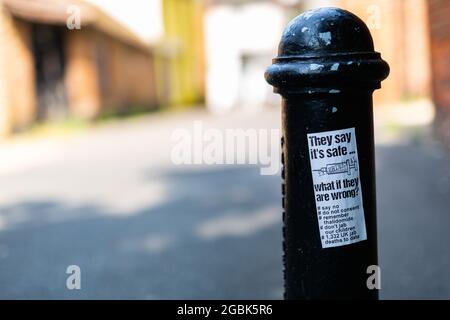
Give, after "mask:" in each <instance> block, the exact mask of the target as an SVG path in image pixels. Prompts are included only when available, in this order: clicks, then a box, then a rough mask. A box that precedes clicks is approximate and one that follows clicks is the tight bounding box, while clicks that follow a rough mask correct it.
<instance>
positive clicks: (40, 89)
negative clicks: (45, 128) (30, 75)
mask: <svg viewBox="0 0 450 320" xmlns="http://www.w3.org/2000/svg"><path fill="white" fill-rule="evenodd" d="M63 35H64V29H63V28H62V27H58V26H51V25H41V24H35V25H33V52H34V59H35V64H36V65H35V70H36V89H37V96H38V112H37V120H38V121H45V120H52V121H58V120H62V119H64V118H66V117H67V114H68V103H67V96H66V91H65V86H64V68H65V59H64V58H65V55H64V37H63Z"/></svg>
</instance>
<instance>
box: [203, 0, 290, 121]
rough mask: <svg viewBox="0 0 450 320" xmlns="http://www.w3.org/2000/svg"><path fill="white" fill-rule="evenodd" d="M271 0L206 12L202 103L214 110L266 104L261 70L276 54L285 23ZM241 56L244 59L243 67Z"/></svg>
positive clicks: (266, 93)
mask: <svg viewBox="0 0 450 320" xmlns="http://www.w3.org/2000/svg"><path fill="white" fill-rule="evenodd" d="M285 22H286V21H285V16H284V10H283V9H282V8H281V7H280V6H279V5H277V4H275V3H269V2H261V3H257V2H250V3H248V4H244V5H239V6H235V5H231V4H218V5H214V6H211V7H210V8H209V9H208V10H207V12H206V16H205V30H206V33H205V37H206V39H205V42H206V59H207V76H206V104H207V107H208V109H209V110H211V111H212V112H214V113H225V112H228V111H230V110H232V109H233V108H236V107H239V108H252V107H254V106H260V105H262V104H264V103H265V102H267V98H268V96H269V94H270V91H271V88H270V87H269V85H267V84H266V83H265V80H264V71H265V69H266V67H267V66H269V65H270V63H271V58H273V57H275V55H276V51H277V47H278V42H279V40H280V37H281V33H282V30H283V28H284V24H285ZM243 56H246V57H247V59H246V61H247V63H246V65H244V63H243Z"/></svg>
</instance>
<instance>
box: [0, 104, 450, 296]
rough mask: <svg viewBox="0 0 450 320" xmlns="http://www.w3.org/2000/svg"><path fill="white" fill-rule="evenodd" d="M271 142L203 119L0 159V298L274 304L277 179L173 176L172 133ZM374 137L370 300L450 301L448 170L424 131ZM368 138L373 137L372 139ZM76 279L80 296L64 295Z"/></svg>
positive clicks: (58, 142) (180, 169)
mask: <svg viewBox="0 0 450 320" xmlns="http://www.w3.org/2000/svg"><path fill="white" fill-rule="evenodd" d="M195 120H201V121H203V123H204V124H205V126H212V127H217V128H229V127H243V128H245V127H248V126H249V125H251V127H252V128H277V127H278V126H279V110H278V109H273V110H267V111H264V113H261V114H251V113H248V114H241V113H239V114H233V115H229V116H225V117H213V116H210V115H207V114H206V113H204V112H202V111H196V112H192V113H179V114H175V115H173V114H162V115H153V116H149V117H143V118H139V119H133V120H128V121H126V122H123V123H113V124H109V125H103V126H100V127H99V128H94V129H91V130H89V131H87V132H85V133H81V134H76V135H73V136H67V137H65V138H61V137H59V138H51V139H47V140H45V141H41V140H36V141H34V140H33V141H20V142H18V143H14V144H12V143H6V144H4V145H3V146H0V298H2V299H4V298H38V299H50V298H64V299H73V298H85V299H92V298H100V299H106V298H112V299H115V298H126V299H131V298H137V299H165V298H168V299H174V298H180V299H197V298H209V299H214V298H236V299H240V298H243V299H245V298H276V299H277V298H281V297H282V271H281V270H282V265H281V254H282V253H281V223H280V221H281V209H280V178H279V176H278V175H274V176H261V175H260V171H259V167H257V166H246V165H243V166H230V165H228V166H226V165H224V166H206V165H204V166H200V165H198V166H191V167H186V166H176V165H174V164H172V162H171V160H170V152H171V148H172V145H173V143H172V142H171V140H170V137H171V134H172V132H173V130H174V129H175V128H187V129H190V128H192V123H193V121H195ZM382 130H384V129H383V128H377V133H378V134H379V139H377V141H378V142H379V143H378V145H377V175H378V176H377V179H378V180H377V189H378V223H379V245H380V246H379V252H380V263H381V269H382V293H381V295H382V297H383V298H447V299H448V298H450V271H449V270H450V250H449V247H448V245H449V243H450V232H449V227H448V226H449V225H450V210H449V207H448V200H449V199H450V156H449V153H448V152H447V151H446V149H445V148H444V147H442V146H441V145H440V144H439V143H438V142H436V141H434V140H432V139H431V138H430V137H431V135H430V133H429V128H428V127H426V126H425V127H415V128H409V129H408V130H406V129H402V128H398V129H397V131H398V138H396V139H385V138H384V137H383V135H384V133H383V132H382ZM380 133H381V134H380ZM73 264H75V265H79V266H80V268H81V271H82V282H81V283H82V289H81V290H79V291H76V290H75V291H69V290H67V289H66V286H65V284H66V277H67V274H66V268H67V266H69V265H73Z"/></svg>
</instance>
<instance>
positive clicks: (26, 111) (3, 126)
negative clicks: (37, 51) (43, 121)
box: [0, 6, 36, 136]
mask: <svg viewBox="0 0 450 320" xmlns="http://www.w3.org/2000/svg"><path fill="white" fill-rule="evenodd" d="M0 70H1V71H0V78H1V79H0V87H1V89H0V136H4V135H7V134H9V133H11V132H13V131H17V130H21V129H25V128H27V127H28V126H30V125H31V124H32V123H33V121H34V119H35V111H36V93H35V83H34V78H35V74H34V60H33V54H32V45H31V30H30V26H29V25H28V24H27V23H25V22H23V21H21V20H18V19H15V18H14V17H12V16H11V15H10V14H9V13H8V12H7V11H6V10H4V9H3V7H1V6H0Z"/></svg>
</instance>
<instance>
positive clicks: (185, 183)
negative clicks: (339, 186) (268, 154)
mask: <svg viewBox="0 0 450 320" xmlns="http://www.w3.org/2000/svg"><path fill="white" fill-rule="evenodd" d="M159 175H163V176H164V179H165V180H166V181H168V184H169V196H168V198H167V199H166V200H165V201H163V202H162V203H160V204H159V205H157V206H153V207H151V208H148V209H145V210H142V211H139V212H134V213H132V214H129V215H127V216H125V217H111V216H108V214H107V213H104V212H102V211H101V209H99V208H96V207H90V206H84V207H75V208H74V207H68V206H65V205H64V204H63V203H58V202H54V201H51V200H49V201H48V202H29V203H21V204H17V205H13V206H10V207H3V208H0V212H1V215H2V216H3V217H5V216H8V215H13V216H14V217H15V220H14V221H13V222H14V223H13V226H14V227H11V228H10V229H6V230H3V231H1V232H0V257H1V258H0V288H1V290H0V298H13V299H14V298H38V299H47V298H100V299H104V298H112V299H115V298H130V299H134V298H135V299H173V298H183V299H197V298H212V299H214V298H224V299H227V298H263V299H264V298H280V297H281V294H282V289H281V278H282V275H281V227H280V220H281V215H280V212H281V210H279V208H278V205H279V203H280V201H279V198H280V195H279V190H280V187H279V180H278V177H275V176H273V177H267V176H266V177H263V176H260V175H259V169H258V168H255V167H222V168H215V169H212V170H192V171H178V170H176V171H172V172H165V173H160V174H158V176H159ZM145 176H146V179H153V178H154V177H155V176H156V174H155V173H154V172H146V173H145ZM123 192H124V193H126V190H124V191H123ZM72 264H75V265H79V266H80V268H81V272H82V290H79V291H69V290H67V289H66V286H65V282H66V277H67V274H66V273H65V271H66V268H67V266H69V265H72Z"/></svg>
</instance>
